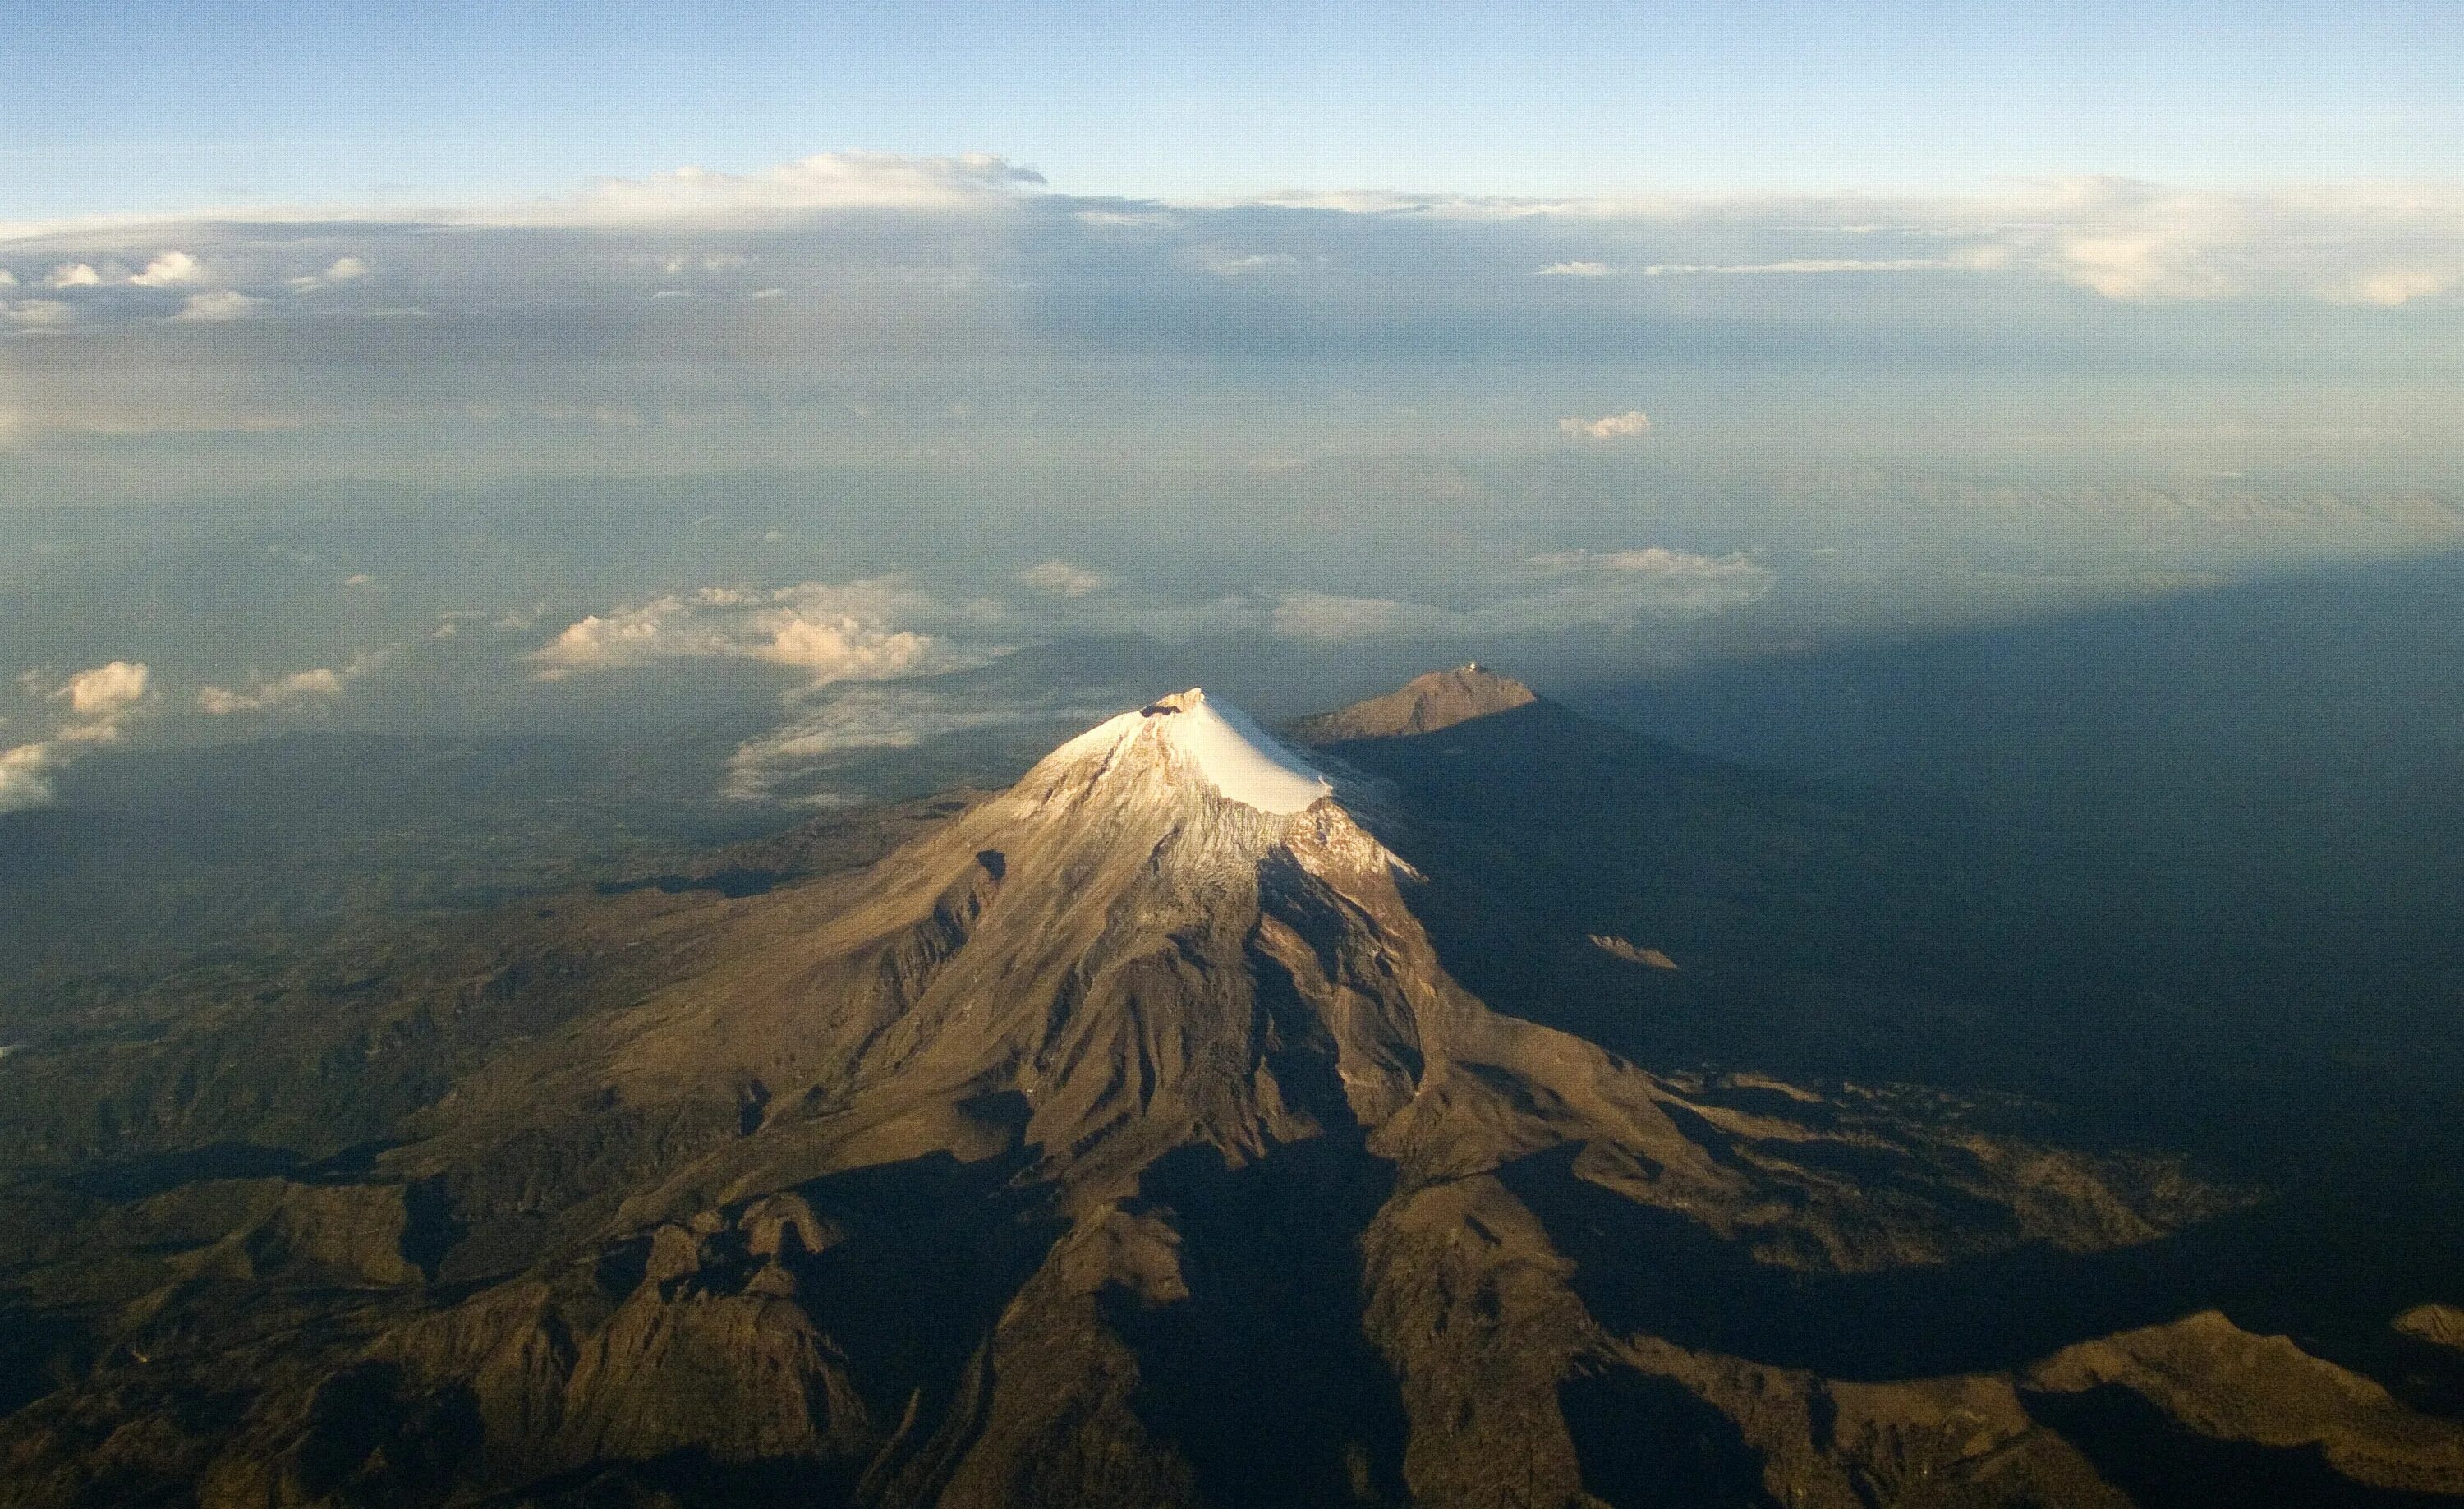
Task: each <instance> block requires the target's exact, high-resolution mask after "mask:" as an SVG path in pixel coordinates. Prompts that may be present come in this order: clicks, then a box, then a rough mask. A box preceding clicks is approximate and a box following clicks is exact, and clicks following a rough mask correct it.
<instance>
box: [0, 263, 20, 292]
mask: <svg viewBox="0 0 2464 1509" xmlns="http://www.w3.org/2000/svg"><path fill="white" fill-rule="evenodd" d="M16 286H17V275H16V274H14V273H12V272H11V271H9V270H8V269H7V268H5V267H0V288H14V287H16Z"/></svg>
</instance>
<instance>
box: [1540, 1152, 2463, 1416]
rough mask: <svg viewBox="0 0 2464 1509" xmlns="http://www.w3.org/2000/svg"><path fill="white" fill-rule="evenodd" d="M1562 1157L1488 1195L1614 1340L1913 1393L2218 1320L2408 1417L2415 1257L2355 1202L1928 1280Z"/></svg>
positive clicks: (1933, 1273) (2429, 1247)
mask: <svg viewBox="0 0 2464 1509" xmlns="http://www.w3.org/2000/svg"><path fill="white" fill-rule="evenodd" d="M1577 1151H1578V1149H1577V1148H1576V1147H1573V1146H1566V1147H1557V1148H1551V1149H1549V1150H1548V1151H1545V1152H1539V1153H1534V1154H1531V1155H1529V1157H1526V1158H1523V1159H1521V1160H1518V1161H1517V1162H1515V1163H1513V1164H1510V1165H1507V1166H1506V1167H1505V1168H1503V1169H1501V1170H1500V1171H1499V1178H1500V1179H1501V1180H1502V1182H1504V1183H1505V1185H1506V1186H1507V1188H1508V1189H1510V1190H1512V1191H1513V1193H1514V1194H1515V1196H1516V1197H1517V1198H1518V1199H1520V1200H1521V1201H1522V1202H1523V1203H1524V1204H1525V1205H1526V1206H1527V1207H1528V1208H1529V1209H1530V1210H1531V1211H1532V1213H1533V1214H1534V1215H1536V1216H1537V1217H1538V1218H1539V1219H1540V1221H1541V1222H1542V1223H1543V1224H1544V1225H1545V1226H1546V1227H1547V1228H1548V1231H1549V1235H1550V1238H1551V1241H1552V1242H1553V1243H1554V1244H1555V1245H1556V1247H1557V1250H1558V1251H1559V1252H1561V1253H1563V1254H1565V1255H1566V1256H1567V1257H1568V1258H1570V1259H1572V1260H1573V1262H1574V1264H1575V1265H1576V1267H1575V1273H1574V1275H1573V1288H1574V1291H1575V1293H1576V1295H1577V1296H1578V1297H1579V1298H1581V1299H1582V1301H1583V1302H1584V1304H1585V1305H1586V1306H1587V1307H1589V1309H1590V1311H1591V1313H1592V1315H1593V1317H1594V1318H1595V1320H1598V1321H1599V1322H1600V1323H1601V1324H1602V1325H1603V1326H1605V1327H1606V1328H1607V1329H1609V1330H1610V1331H1611V1332H1614V1333H1617V1334H1620V1335H1622V1334H1631V1333H1636V1332H1640V1333H1645V1334H1648V1335H1652V1336H1657V1337H1661V1338H1664V1339H1666V1340H1668V1341H1671V1342H1674V1343H1677V1344H1679V1345H1681V1346H1685V1347H1689V1348H1694V1349H1698V1350H1706V1351H1714V1352H1721V1353H1726V1354H1728V1355H1731V1356H1736V1357H1744V1358H1749V1359H1750V1360H1752V1361H1755V1362H1759V1363H1766V1364H1771V1365H1779V1366H1786V1367H1801V1368H1807V1369H1810V1370H1812V1371H1814V1372H1816V1373H1820V1374H1822V1375H1823V1376H1825V1377H1828V1378H1839V1379H1870V1380H1879V1379H1892V1378H1921V1377H1929V1376H1936V1375H1940V1374H1945V1373H1959V1372H1975V1371H1991V1370H2001V1369H2011V1368H2017V1367H2022V1366H2024V1365H2027V1364H2029V1363H2031V1362H2034V1361H2035V1360H2037V1359H2039V1358H2042V1357H2044V1356H2046V1355H2048V1354H2049V1353H2052V1352H2055V1351H2057V1350H2059V1349H2060V1348H2061V1347H2063V1346H2066V1345H2069V1344H2071V1343H2076V1342H2080V1341H2084V1340H2087V1339H2089V1338H2091V1337H2097V1336H2103V1335H2108V1334H2110V1333H2112V1332H2115V1331H2122V1330H2128V1329H2132V1328H2135V1327H2139V1326H2145V1325H2154V1324H2160V1323H2163V1322H2166V1321H2169V1320H2177V1319H2179V1318H2181V1317H2182V1316H2184V1315H2187V1314H2190V1313H2192V1312H2194V1311H2198V1310H2204V1309H2210V1308H2214V1309H2220V1310H2222V1311H2224V1312H2225V1313H2226V1315H2227V1316H2229V1317H2230V1318H2232V1319H2233V1320H2234V1322H2235V1323H2236V1324H2238V1325H2241V1326H2242V1327H2243V1328H2245V1329H2248V1330H2253V1331H2256V1332H2260V1333H2263V1334H2283V1335H2289V1336H2291V1337H2292V1338H2293V1339H2294V1340H2295V1342H2296V1343H2299V1344H2300V1345H2301V1346H2302V1347H2303V1348H2304V1349H2305V1350H2309V1351H2311V1352H2313V1353H2315V1354H2317V1355H2321V1356H2323V1357H2326V1358H2328V1359H2329V1360H2331V1361H2334V1362H2338V1363H2340V1364H2342V1365H2345V1366H2351V1367H2356V1368H2360V1369H2361V1370H2364V1371H2367V1372H2370V1373H2372V1374H2373V1375H2375V1376H2380V1377H2381V1379H2382V1381H2383V1382H2387V1383H2388V1384H2389V1386H2390V1387H2394V1388H2395V1389H2396V1391H2397V1392H2399V1394H2404V1395H2408V1396H2409V1402H2412V1403H2415V1404H2416V1406H2417V1407H2424V1408H2435V1406H2436V1404H2437V1403H2438V1402H2439V1401H2438V1398H2437V1397H2436V1394H2437V1390H2436V1389H2435V1388H2433V1387H2405V1384H2404V1380H2403V1379H2401V1378H2400V1377H2389V1376H2387V1374H2389V1373H2390V1372H2392V1371H2394V1369H2393V1368H2392V1367H2391V1366H2390V1360H2391V1358H2392V1357H2393V1355H2394V1353H2395V1352H2396V1350H2397V1349H2398V1347H2399V1346H2400V1343H2401V1338H2397V1337H2395V1336H2394V1335H2393V1333H2392V1332H2391V1331H2390V1330H2389V1328H2388V1323H2387V1322H2388V1320H2390V1319H2391V1318H2392V1317H2393V1316H2394V1315H2395V1314H2396V1313H2398V1312H2399V1311H2401V1310H2402V1309H2404V1308H2406V1307H2407V1306H2408V1305H2409V1304H2412V1303H2417V1302H2419V1298H2420V1296H2421V1293H2422V1290H2423V1288H2424V1287H2425V1285H2430V1284H2434V1283H2435V1282H2436V1281H2437V1280H2436V1277H2435V1276H2434V1275H2432V1274H2431V1273H2430V1272H2429V1271H2428V1270H2426V1269H2425V1268H2424V1267H2423V1266H2422V1264H2423V1261H2424V1259H2423V1256H2422V1254H2427V1253H2430V1252H2431V1251H2433V1250H2438V1251H2446V1252H2452V1251H2453V1246H2452V1245H2450V1244H2447V1243H2431V1242H2430V1241H2428V1240H2427V1239H2422V1240H2417V1241H2413V1242H2406V1243H2401V1244H2395V1245H2393V1246H2390V1245H2388V1244H2387V1243H2386V1242H2385V1241H2384V1235H2385V1233H2386V1232H2387V1230H2388V1226H2387V1221H2386V1220H2385V1219H2384V1214H2383V1212H2376V1213H2374V1212H2373V1211H2372V1209H2370V1206H2369V1204H2367V1203H2365V1202H2366V1201H2367V1196H2368V1191H2366V1190H2362V1191H2354V1193H2355V1195H2356V1198H2357V1203H2351V1204H2346V1203H2332V1204H2331V1203H2329V1202H2328V1201H2326V1200H2325V1199H2322V1198H2320V1197H2315V1196H2314V1197H2310V1198H2303V1199H2300V1200H2298V1201H2297V1200H2295V1199H2291V1198H2286V1199H2281V1200H2277V1201H2274V1202H2271V1203H2269V1204H2266V1205H2262V1206H2258V1207H2255V1208H2254V1209H2247V1210H2243V1211H2239V1212H2236V1213H2234V1214H2232V1215H2227V1216H2223V1217H2220V1218H2217V1219H2215V1220H2211V1221H2209V1222H2207V1223H2204V1224H2202V1225H2199V1226H2195V1227H2191V1228H2189V1229H2187V1230H2185V1231H2182V1232H2177V1233H2175V1234H2173V1235H2171V1236H2168V1237H2166V1238H2164V1239H2161V1240H2158V1241H2153V1242H2147V1243H2143V1244H2141V1245H2138V1246H2135V1247H2124V1248H2117V1249H2112V1250H2108V1251H2104V1252H2098V1253H2066V1252H2061V1251H2058V1250H2056V1249H2054V1248H2051V1247H2047V1246H2044V1245H2041V1244H2031V1245H2028V1246H2024V1247H2019V1248H2015V1249H2013V1250H2012V1251H2009V1252H2006V1253H2001V1254H1994V1255H1991V1256H1987V1257H1980V1258H1973V1259H1969V1260H1966V1261H1962V1262H1955V1263H1949V1264H1946V1265H1942V1266H1938V1267H1923V1268H1900V1269H1891V1270H1886V1271H1882V1272H1878V1273H1859V1274H1837V1273H1813V1272H1802V1271H1798V1270H1794V1269H1788V1268H1781V1267H1777V1266H1774V1265H1771V1264H1766V1263H1759V1262H1756V1261H1755V1260H1754V1258H1753V1255H1752V1254H1751V1253H1750V1252H1749V1250H1748V1249H1747V1247H1746V1246H1745V1245H1744V1244H1742V1243H1738V1242H1731V1241H1727V1240H1725V1239H1723V1238H1722V1237H1720V1236H1719V1235H1718V1234H1717V1233H1715V1232H1711V1231H1710V1230H1709V1229H1708V1228H1705V1227H1704V1226H1701V1225H1699V1224H1697V1223H1696V1222H1694V1221H1692V1220H1689V1219H1688V1218H1686V1217H1685V1216H1683V1215H1680V1214H1678V1213H1676V1212H1674V1211H1669V1210H1662V1209H1655V1208H1653V1207H1650V1206H1644V1205H1639V1204H1637V1203H1635V1202H1634V1201H1632V1200H1629V1199H1627V1198H1625V1197H1624V1196H1623V1195H1620V1194H1618V1193H1617V1192H1616V1191H1614V1190H1611V1189H1608V1188H1605V1187H1602V1186H1600V1185H1597V1184H1594V1183H1592V1182H1591V1181H1589V1180H1586V1179H1583V1178H1581V1177H1579V1176H1578V1175H1576V1174H1575V1173H1574V1172H1573V1159H1574V1156H1575V1154H1576V1152H1577Z"/></svg>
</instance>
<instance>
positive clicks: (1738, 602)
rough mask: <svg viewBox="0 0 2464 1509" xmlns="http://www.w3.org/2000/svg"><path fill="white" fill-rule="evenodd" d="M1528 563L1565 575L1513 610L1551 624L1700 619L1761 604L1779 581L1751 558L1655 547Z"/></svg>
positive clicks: (1565, 554)
mask: <svg viewBox="0 0 2464 1509" xmlns="http://www.w3.org/2000/svg"><path fill="white" fill-rule="evenodd" d="M1530 564H1531V565H1532V566H1536V567H1539V568H1540V569H1541V570H1543V571H1544V572H1547V573H1549V574H1551V575H1553V576H1557V577H1560V578H1562V585H1559V586H1556V587H1554V588H1551V589H1550V590H1547V591H1543V592H1539V593H1535V594H1533V595H1532V596H1530V597H1529V598H1526V599H1523V600H1522V601H1521V602H1520V603H1519V604H1517V605H1515V606H1514V608H1513V609H1512V611H1514V612H1518V613H1522V614H1526V615H1529V617H1531V618H1532V619H1534V620H1535V621H1539V622H1552V623H1620V622H1631V621H1633V620H1636V619H1639V618H1699V617H1704V616H1706V615H1708V614H1711V613H1721V612H1727V611H1728V610H1731V609H1736V608H1743V607H1745V606H1746V605H1748V604H1749V603H1754V602H1758V601H1760V600H1761V599H1762V598H1763V597H1764V596H1766V595H1767V594H1769V593H1770V591H1771V587H1772V585H1773V583H1774V581H1775V577H1774V575H1773V573H1772V572H1771V568H1770V567H1768V566H1763V565H1761V564H1759V563H1758V562H1756V561H1754V560H1753V559H1752V558H1751V557H1750V556H1746V555H1721V556H1712V555H1700V554H1697V553H1695V552H1694V551H1691V550H1672V549H1669V548H1668V547H1667V546H1665V545H1649V546H1646V547H1644V548H1642V549H1639V550H1603V551H1598V552H1594V551H1589V550H1565V551H1557V552H1553V553H1551V554H1547V555H1536V556H1533V557H1532V558H1531V561H1530Z"/></svg>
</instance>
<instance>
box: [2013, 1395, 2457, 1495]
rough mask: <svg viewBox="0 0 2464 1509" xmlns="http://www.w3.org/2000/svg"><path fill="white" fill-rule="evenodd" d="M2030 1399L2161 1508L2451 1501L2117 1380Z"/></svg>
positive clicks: (2099, 1463)
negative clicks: (2358, 1474)
mask: <svg viewBox="0 0 2464 1509" xmlns="http://www.w3.org/2000/svg"><path fill="white" fill-rule="evenodd" d="M2026 1398H2027V1405H2028V1412H2029V1413H2030V1414H2032V1415H2034V1416H2035V1418H2036V1419H2037V1420H2038V1421H2039V1422H2041V1423H2043V1424H2045V1425H2048V1426H2051V1427H2052V1428H2053V1429H2054V1430H2056V1431H2059V1432H2060V1433H2061V1434H2062V1435H2063V1436H2065V1437H2067V1438H2068V1439H2069V1440H2070V1441H2071V1443H2072V1444H2074V1445H2076V1446H2077V1447H2078V1448H2079V1450H2080V1451H2081V1452H2082V1453H2084V1454H2086V1456H2087V1458H2088V1460H2089V1461H2090V1462H2093V1463H2094V1464H2095V1465H2096V1470H2097V1472H2098V1473H2099V1474H2100V1475H2101V1476H2102V1477H2103V1478H2104V1480H2105V1481H2106V1482H2109V1483H2111V1484H2112V1485H2113V1486H2115V1487H2116V1488H2119V1489H2121V1490H2122V1491H2123V1493H2125V1494H2128V1495H2129V1496H2130V1498H2131V1501H2132V1502H2134V1503H2142V1504H2149V1505H2162V1506H2164V1509H2249V1506H2250V1505H2253V1504H2299V1505H2302V1506H2303V1509H2431V1506H2433V1505H2453V1503H2454V1502H2455V1499H2454V1498H2453V1496H2451V1495H2447V1494H2423V1493H2408V1492H2405V1491H2403V1490H2401V1489H2393V1488H2376V1487H2372V1486H2371V1485H2369V1484H2367V1483H2357V1482H2355V1481H2353V1480H2352V1479H2351V1478H2349V1477H2346V1476H2343V1474H2342V1473H2339V1472H2337V1471H2336V1470H2335V1469H2334V1468H2333V1467H2330V1466H2328V1465H2327V1460H2326V1458H2325V1456H2324V1455H2322V1454H2321V1453H2320V1451H2319V1449H2318V1448H2317V1447H2315V1446H2303V1447H2269V1446H2254V1445H2251V1444H2250V1443H2248V1442H2242V1441H2219V1440H2215V1439H2213V1438H2212V1437H2210V1436H2205V1435H2201V1434H2199V1433H2198V1432H2197V1431H2189V1430H2185V1429H2183V1428H2182V1427H2181V1426H2179V1425H2177V1424H2175V1423H2174V1422H2173V1421H2172V1420H2170V1419H2168V1418H2167V1416H2166V1414H2165V1412H2164V1411H2163V1410H2161V1409H2157V1408H2156V1407H2155V1406H2154V1405H2152V1404H2150V1403H2148V1402H2147V1400H2146V1399H2145V1398H2144V1397H2142V1396H2141V1395H2140V1394H2138V1393H2136V1392H2134V1391H2132V1390H2131V1389H2128V1388H2124V1387H2121V1386H2120V1385H2118V1384H2108V1385H2106V1386H2104V1387H2101V1388H2091V1389H2088V1390H2087V1391H2086V1392H2084V1393H2078V1394H2039V1393H2032V1394H2029V1395H2027V1396H2026Z"/></svg>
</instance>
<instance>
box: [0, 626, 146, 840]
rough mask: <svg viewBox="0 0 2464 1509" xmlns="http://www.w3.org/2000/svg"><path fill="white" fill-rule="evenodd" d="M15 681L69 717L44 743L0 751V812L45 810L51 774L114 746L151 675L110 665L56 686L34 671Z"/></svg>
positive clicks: (139, 667)
mask: <svg viewBox="0 0 2464 1509" xmlns="http://www.w3.org/2000/svg"><path fill="white" fill-rule="evenodd" d="M17 679H18V684H19V685H21V686H23V687H25V688H26V690H27V691H28V692H30V693H33V694H34V695H37V696H41V697H44V698H45V699H48V700H51V701H55V702H65V703H67V704H68V710H69V714H70V716H69V717H68V719H66V720H65V721H62V722H61V723H60V724H59V726H57V727H56V728H55V729H53V730H52V733H51V736H50V737H49V738H47V739H39V740H35V741H33V743H22V744H19V745H17V746H16V747H14V748H12V749H9V750H6V751H0V812H12V811H20V810H25V809H27V808H31V807H44V806H48V805H49V804H50V803H51V802H52V801H53V800H54V799H55V790H54V788H53V786H52V774H53V772H54V771H55V770H57V769H58V768H59V767H60V766H64V765H67V764H68V763H69V762H71V761H72V760H75V759H77V757H78V756H79V755H81V754H83V753H84V752H85V751H87V750H89V749H92V748H94V747H96V746H97V745H99V744H107V743H119V742H120V740H121V737H122V736H123V735H124V734H125V732H126V730H127V725H128V721H129V720H130V719H131V718H133V717H135V716H136V715H137V714H138V713H139V712H140V711H141V710H142V709H143V706H144V703H145V694H146V692H147V691H148V690H149V688H150V687H151V685H152V682H153V673H152V672H151V670H149V669H148V668H147V666H146V664H145V662H143V660H134V661H132V660H114V661H111V662H110V663H109V664H106V665H99V666H96V667H94V668H93V669H92V670H89V671H79V672H78V673H77V674H76V675H75V676H72V677H69V678H68V679H67V680H65V681H63V682H61V683H60V684H58V685H57V686H50V685H48V684H47V682H46V679H45V677H43V675H42V673H40V672H36V671H30V672H28V673H26V674H25V675H24V676H22V677H18V678H17Z"/></svg>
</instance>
